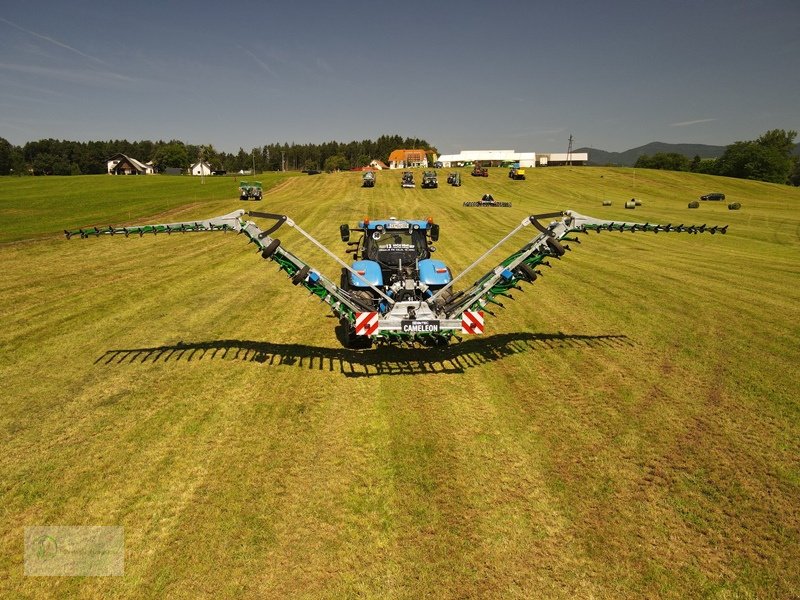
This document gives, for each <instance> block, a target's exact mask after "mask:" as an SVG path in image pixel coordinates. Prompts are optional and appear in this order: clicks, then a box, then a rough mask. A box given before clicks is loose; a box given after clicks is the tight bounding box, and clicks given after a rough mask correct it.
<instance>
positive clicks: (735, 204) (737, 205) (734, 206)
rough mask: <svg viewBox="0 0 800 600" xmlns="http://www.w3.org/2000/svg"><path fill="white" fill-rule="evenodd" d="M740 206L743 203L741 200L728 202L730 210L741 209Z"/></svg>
mask: <svg viewBox="0 0 800 600" xmlns="http://www.w3.org/2000/svg"><path fill="white" fill-rule="evenodd" d="M740 208H742V205H741V203H739V202H731V203H730V204H728V210H739V209H740Z"/></svg>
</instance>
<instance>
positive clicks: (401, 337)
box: [64, 209, 728, 349]
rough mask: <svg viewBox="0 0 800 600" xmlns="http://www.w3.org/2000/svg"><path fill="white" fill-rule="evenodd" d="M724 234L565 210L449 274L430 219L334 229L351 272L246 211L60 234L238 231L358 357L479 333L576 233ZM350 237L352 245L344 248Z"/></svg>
mask: <svg viewBox="0 0 800 600" xmlns="http://www.w3.org/2000/svg"><path fill="white" fill-rule="evenodd" d="M245 215H248V216H250V217H253V218H257V219H269V220H270V221H272V222H273V223H272V224H271V225H270V226H269V227H267V228H266V229H262V228H261V227H259V226H258V225H257V224H256V223H255V222H253V221H251V220H246V219H245ZM283 225H287V226H289V227H293V228H294V229H295V230H296V231H297V232H299V233H300V234H301V235H302V236H304V237H305V238H306V239H308V240H309V241H310V242H312V243H313V244H314V245H316V246H317V247H318V248H320V249H321V250H323V251H324V252H325V253H326V254H327V255H328V256H330V257H331V258H332V259H333V260H334V261H336V262H337V263H338V264H339V265H340V267H341V277H340V280H339V283H338V284H337V283H335V282H334V281H333V280H332V279H329V278H327V277H325V276H324V275H322V274H321V273H320V272H319V271H318V270H316V269H314V268H312V267H311V265H309V264H308V263H306V262H304V261H302V260H301V259H300V258H298V257H297V256H296V255H295V254H293V253H292V252H290V251H289V250H287V249H285V248H284V247H283V246H282V245H281V242H280V240H279V239H278V238H276V237H273V234H274V233H275V232H276V231H277V230H278V229H279V228H280V227H281V226H283ZM527 227H532V228H533V230H534V231H533V232H532V233H533V237H531V238H530V239H529V240H528V241H527V242H526V243H525V244H524V245H523V246H522V247H521V248H520V249H519V250H517V251H516V252H513V253H512V254H510V255H509V256H507V257H506V258H505V259H504V260H502V261H501V262H500V263H499V264H498V265H497V266H495V267H494V268H492V269H491V270H489V271H488V272H486V273H485V274H484V275H483V276H481V277H480V278H478V279H477V280H476V281H475V282H474V283H473V284H472V285H470V286H468V287H466V288H465V289H461V290H460V291H455V289H454V287H453V286H454V284H456V283H457V282H459V281H460V280H461V279H462V277H463V276H464V275H465V274H466V273H468V272H469V271H471V270H472V269H473V268H474V267H475V266H476V265H478V264H479V263H480V262H482V261H483V260H484V259H485V258H486V257H487V256H489V255H490V254H491V253H492V252H494V251H495V250H496V249H498V248H499V247H500V246H501V245H502V244H504V243H505V242H506V241H508V240H509V239H510V238H511V237H512V236H514V235H515V234H517V233H518V232H520V231H521V230H523V229H525V228H527ZM727 227H728V226H727V225H725V226H722V227H720V226H714V227H707V226H706V225H677V226H673V225H671V224H670V225H654V224H650V223H643V224H642V223H628V222H615V221H605V220H600V219H595V218H592V217H587V216H584V215H580V214H578V213H576V212H573V211H569V210H568V211H563V212H553V213H546V214H538V215H531V216H528V217H525V218H524V219H522V221H521V222H520V223H519V225H517V226H516V227H515V228H514V229H513V230H511V231H510V232H509V233H508V234H507V235H506V236H504V237H503V238H502V239H501V240H500V241H498V242H497V244H495V245H494V246H493V247H492V248H490V249H488V250H487V251H486V252H485V253H483V254H482V255H481V256H480V257H479V258H478V259H477V260H476V261H475V262H473V263H472V264H471V265H469V266H468V267H467V268H466V269H464V270H463V271H462V272H461V273H460V274H458V275H456V276H453V275H452V273H451V272H450V269H449V267H448V266H447V265H446V264H445V263H443V262H442V261H440V260H437V259H433V258H431V254H432V253H433V252H434V251H435V248H434V246H433V242H435V241H437V240H438V239H439V225H438V224H436V223H434V222H433V220H432V219H425V220H400V219H395V218H388V219H379V220H370V219H364V220H363V221H361V222H359V223H358V225H357V226H355V227H352V228H351V227H350V226H349V225H347V224H343V225H341V227H340V235H341V239H342V241H343V242H346V243H347V244H348V245H349V246H351V248H350V249H349V250H347V252H348V253H351V254H353V255H354V261H353V262H352V263H351V264H348V263H346V262H344V261H343V260H342V259H340V258H339V257H338V256H336V254H334V253H333V252H331V251H330V250H328V249H327V248H326V247H325V246H323V245H322V244H321V243H320V242H319V241H317V240H316V239H315V238H314V237H312V236H311V235H310V234H308V233H307V232H305V231H304V230H303V229H302V228H301V227H300V226H299V225H297V223H295V222H294V221H293V220H292V219H290V218H289V217H287V216H286V215H278V214H271V213H261V212H255V211H250V212H248V213H246V212H245V211H244V210H241V209H240V210H236V211H233V212H231V213H229V214H226V215H222V216H219V217H215V218H211V219H206V220H200V221H184V222H180V223H168V224H159V225H133V226H126V227H113V226H109V227H99V228H98V227H90V228H84V229H74V230H67V231H65V232H64V233H65V235H66V237H67V239H69V238H71V237H73V236H80V237H81V238H87V237H90V236H100V235H106V234H108V235H112V236H115V235H116V236H120V237H128V236H130V235H131V234H138V235H139V236H143V235H144V234H149V233H151V234H164V233H165V234H172V233H194V232H226V231H232V232H237V233H239V234H242V235H243V237H244V238H245V239H246V240H247V241H248V243H252V244H255V246H256V249H257V251H258V252H259V253H260V254H261V256H262V257H263V258H264V259H267V260H270V261H272V262H274V263H276V264H277V265H278V267H279V270H280V271H283V272H284V273H285V274H286V275H287V276H288V277H289V279H290V280H291V282H292V283H293V284H294V285H295V286H302V287H304V288H305V289H306V290H308V291H309V292H310V294H311V295H313V296H316V297H317V298H319V300H320V301H321V302H325V303H326V304H328V305H329V307H330V309H331V311H332V312H333V314H334V315H335V316H336V317H337V318H338V319H339V321H340V324H341V325H342V334H343V335H342V343H343V344H344V345H345V346H346V347H349V348H354V349H363V348H369V347H371V346H372V345H373V343H375V344H401V345H403V344H405V345H421V346H444V345H447V344H448V343H449V342H451V341H452V340H453V339H459V340H460V339H461V338H460V337H459V336H460V335H462V334H467V335H469V334H480V333H483V332H484V316H485V314H490V315H493V316H494V315H495V313H494V312H492V310H493V309H494V307H500V308H502V307H503V304H502V302H501V300H503V299H504V298H508V299H513V297H512V295H511V292H512V291H513V290H520V291H521V290H522V284H530V283H533V282H534V281H536V279H537V278H539V277H540V276H541V275H542V271H541V270H540V269H539V268H540V267H542V266H545V267H550V266H552V265H551V262H550V260H551V259H561V257H562V256H563V255H564V254H565V252H566V251H568V250H570V246H569V244H567V243H566V242H576V243H577V242H580V240H579V239H578V234H586V233H589V232H591V231H595V232H601V231H614V232H623V231H628V232H653V233H659V232H676V233H692V234H697V233H711V234H714V233H721V234H724V233H726V231H727ZM354 232H356V233H358V235H359V237H358V239H357V240H356V241H350V237H351V235H352V234H353V233H354Z"/></svg>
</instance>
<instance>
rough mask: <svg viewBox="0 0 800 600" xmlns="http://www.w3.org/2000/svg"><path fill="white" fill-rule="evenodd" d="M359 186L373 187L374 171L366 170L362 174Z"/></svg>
mask: <svg viewBox="0 0 800 600" xmlns="http://www.w3.org/2000/svg"><path fill="white" fill-rule="evenodd" d="M361 187H369V188H371V187H375V171H367V172H366V173H364V175H362V177H361Z"/></svg>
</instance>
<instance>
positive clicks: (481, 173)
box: [471, 163, 489, 177]
mask: <svg viewBox="0 0 800 600" xmlns="http://www.w3.org/2000/svg"><path fill="white" fill-rule="evenodd" d="M471 175H472V176H473V177H488V176H489V169H487V168H486V167H482V166H480V165H479V164H478V163H475V166H474V167H473V168H472V173H471Z"/></svg>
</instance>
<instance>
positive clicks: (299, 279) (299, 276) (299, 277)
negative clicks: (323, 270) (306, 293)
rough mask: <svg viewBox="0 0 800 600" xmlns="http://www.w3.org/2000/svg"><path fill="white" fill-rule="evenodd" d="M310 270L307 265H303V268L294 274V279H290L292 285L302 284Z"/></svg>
mask: <svg viewBox="0 0 800 600" xmlns="http://www.w3.org/2000/svg"><path fill="white" fill-rule="evenodd" d="M310 270H311V269H309V267H308V265H303V267H302V268H301V269H300V270H299V271H297V273H295V274H294V277H292V285H300V284H301V283H303V282H304V281H305V280H306V277H308V272H309V271H310Z"/></svg>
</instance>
